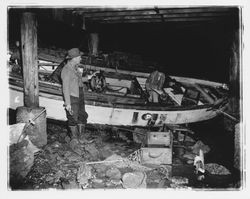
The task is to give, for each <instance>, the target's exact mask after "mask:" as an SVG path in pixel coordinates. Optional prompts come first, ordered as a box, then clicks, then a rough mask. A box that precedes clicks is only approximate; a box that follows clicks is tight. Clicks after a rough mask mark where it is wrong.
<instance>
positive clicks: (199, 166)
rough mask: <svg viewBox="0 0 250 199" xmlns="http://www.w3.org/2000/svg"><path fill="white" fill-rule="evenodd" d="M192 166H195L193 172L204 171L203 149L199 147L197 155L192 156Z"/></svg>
mask: <svg viewBox="0 0 250 199" xmlns="http://www.w3.org/2000/svg"><path fill="white" fill-rule="evenodd" d="M194 166H195V173H196V174H198V173H203V174H204V173H205V168H204V154H203V151H202V150H201V149H200V151H199V156H195V158H194Z"/></svg>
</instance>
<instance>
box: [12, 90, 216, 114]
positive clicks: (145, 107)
mask: <svg viewBox="0 0 250 199" xmlns="http://www.w3.org/2000/svg"><path fill="white" fill-rule="evenodd" d="M9 88H10V89H12V90H15V91H19V92H23V88H21V87H20V86H17V85H10V86H9ZM39 96H40V97H46V98H50V99H55V100H60V101H62V100H63V97H62V95H60V94H54V93H53V94H52V93H50V92H45V91H40V92H39ZM52 96H53V97H52ZM85 105H93V106H102V107H111V108H118V109H119V108H121V109H135V110H148V111H189V110H197V109H209V108H212V107H213V104H205V105H194V106H188V107H186V106H185V107H184V106H168V107H163V106H156V105H155V106H153V105H136V104H121V103H110V102H103V101H97V100H95V101H93V100H91V101H90V100H85Z"/></svg>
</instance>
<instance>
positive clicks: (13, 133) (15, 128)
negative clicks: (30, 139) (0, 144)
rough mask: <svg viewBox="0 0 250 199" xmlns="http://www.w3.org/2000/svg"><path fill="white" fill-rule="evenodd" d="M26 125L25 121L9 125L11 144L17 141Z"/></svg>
mask: <svg viewBox="0 0 250 199" xmlns="http://www.w3.org/2000/svg"><path fill="white" fill-rule="evenodd" d="M24 127H25V123H17V124H13V125H10V126H9V145H11V144H16V143H17V141H18V139H19V137H20V135H21V134H22V132H23V129H24Z"/></svg>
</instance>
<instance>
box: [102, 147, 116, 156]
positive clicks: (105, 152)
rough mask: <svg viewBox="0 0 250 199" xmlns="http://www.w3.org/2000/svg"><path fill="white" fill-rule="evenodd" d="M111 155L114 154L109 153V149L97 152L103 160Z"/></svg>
mask: <svg viewBox="0 0 250 199" xmlns="http://www.w3.org/2000/svg"><path fill="white" fill-rule="evenodd" d="M113 154H114V152H113V151H111V150H110V149H106V148H104V147H103V148H102V149H100V151H99V155H100V157H101V158H103V159H105V158H107V157H109V156H111V155H113Z"/></svg>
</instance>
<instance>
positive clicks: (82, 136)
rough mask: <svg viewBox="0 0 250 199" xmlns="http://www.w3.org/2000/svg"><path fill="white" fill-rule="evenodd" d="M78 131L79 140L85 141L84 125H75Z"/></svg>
mask: <svg viewBox="0 0 250 199" xmlns="http://www.w3.org/2000/svg"><path fill="white" fill-rule="evenodd" d="M77 126H78V131H79V139H85V135H84V134H85V124H77Z"/></svg>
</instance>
